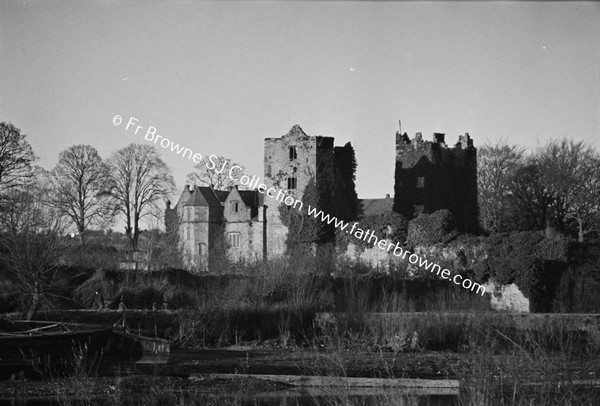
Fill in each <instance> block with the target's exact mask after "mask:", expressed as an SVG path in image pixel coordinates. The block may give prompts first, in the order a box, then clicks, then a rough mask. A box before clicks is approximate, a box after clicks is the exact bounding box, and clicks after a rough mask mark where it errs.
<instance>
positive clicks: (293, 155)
mask: <svg viewBox="0 0 600 406" xmlns="http://www.w3.org/2000/svg"><path fill="white" fill-rule="evenodd" d="M289 150H290V161H293V160H294V159H296V158H298V153H297V151H296V147H295V146H291V147H290V148H289Z"/></svg>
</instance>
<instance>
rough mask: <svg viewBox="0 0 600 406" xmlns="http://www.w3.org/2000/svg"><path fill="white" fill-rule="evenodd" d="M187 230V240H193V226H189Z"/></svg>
mask: <svg viewBox="0 0 600 406" xmlns="http://www.w3.org/2000/svg"><path fill="white" fill-rule="evenodd" d="M185 231H186V240H191V239H192V228H191V227H187V228H186V230H185Z"/></svg>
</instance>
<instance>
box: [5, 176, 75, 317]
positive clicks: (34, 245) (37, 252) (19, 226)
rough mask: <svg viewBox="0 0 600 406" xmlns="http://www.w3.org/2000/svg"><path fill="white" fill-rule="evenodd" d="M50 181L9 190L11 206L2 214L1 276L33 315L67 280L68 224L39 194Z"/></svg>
mask: <svg viewBox="0 0 600 406" xmlns="http://www.w3.org/2000/svg"><path fill="white" fill-rule="evenodd" d="M46 187H47V183H46V184H44V183H37V184H36V185H34V186H32V187H29V188H27V189H24V188H23V189H17V188H14V189H12V190H11V191H10V192H8V195H7V199H8V201H9V202H10V204H9V205H8V207H9V210H6V211H3V212H2V215H0V221H1V222H2V226H3V230H4V231H3V232H2V234H0V259H1V260H2V262H3V266H2V267H0V277H2V279H4V280H7V281H9V282H10V283H11V285H12V286H13V287H14V288H15V289H16V290H17V292H18V293H19V298H20V299H21V300H23V302H24V304H25V306H26V308H27V319H28V320H29V319H31V318H32V317H33V316H34V315H35V313H36V312H37V311H38V309H39V308H40V307H41V306H43V305H44V304H49V303H52V302H53V299H55V298H56V297H57V296H58V295H57V287H58V286H60V284H61V282H62V281H63V279H64V278H63V277H61V275H60V273H59V264H60V260H61V258H62V257H63V255H64V254H65V252H66V249H67V242H66V241H65V238H64V231H65V224H64V222H63V221H61V216H60V215H59V214H58V213H56V211H55V210H53V209H52V208H51V207H49V206H47V205H45V204H44V203H43V202H42V200H41V199H40V198H39V196H40V195H41V194H43V193H46V192H47V191H48V190H47V188H46Z"/></svg>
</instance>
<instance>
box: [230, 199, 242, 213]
mask: <svg viewBox="0 0 600 406" xmlns="http://www.w3.org/2000/svg"><path fill="white" fill-rule="evenodd" d="M238 203H239V202H237V201H233V202H231V212H232V213H237V212H238V211H239V208H240V207H239V204H238Z"/></svg>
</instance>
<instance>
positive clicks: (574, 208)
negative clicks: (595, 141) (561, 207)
mask: <svg viewBox="0 0 600 406" xmlns="http://www.w3.org/2000/svg"><path fill="white" fill-rule="evenodd" d="M595 155H596V156H595V157H593V158H590V159H589V160H587V161H584V162H582V163H581V166H580V169H579V171H578V173H577V175H578V176H579V177H580V179H581V181H580V182H578V183H575V184H574V185H573V198H572V201H571V207H570V208H569V211H568V212H567V218H569V219H572V220H573V221H574V222H575V224H576V228H577V237H578V240H579V242H583V239H584V237H585V235H586V234H588V233H589V232H591V231H594V230H596V231H598V230H597V227H598V219H599V218H600V156H598V154H595Z"/></svg>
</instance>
